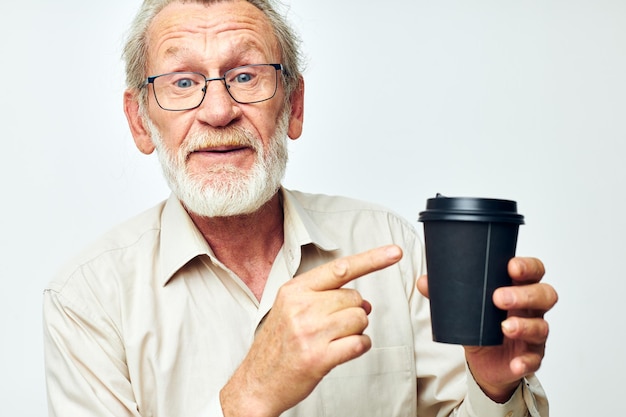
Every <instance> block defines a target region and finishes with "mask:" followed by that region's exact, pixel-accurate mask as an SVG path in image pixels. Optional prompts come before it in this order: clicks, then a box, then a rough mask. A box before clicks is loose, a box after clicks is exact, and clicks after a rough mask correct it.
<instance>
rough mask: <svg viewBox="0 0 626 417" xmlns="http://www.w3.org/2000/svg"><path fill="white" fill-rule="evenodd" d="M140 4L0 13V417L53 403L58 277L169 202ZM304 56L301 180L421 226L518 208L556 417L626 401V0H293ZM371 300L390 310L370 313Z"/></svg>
mask: <svg viewBox="0 0 626 417" xmlns="http://www.w3.org/2000/svg"><path fill="white" fill-rule="evenodd" d="M138 6H139V1H138V0H134V1H127V0H113V1H107V2H86V1H79V0H60V1H56V2H51V1H44V0H30V1H28V0H27V1H22V2H11V5H10V6H8V5H6V4H5V6H4V7H3V8H2V9H3V10H2V12H0V43H1V50H2V65H1V66H0V80H2V83H1V87H0V91H1V97H0V118H1V121H2V123H1V129H2V132H3V133H2V135H3V138H2V153H1V156H0V158H1V163H0V170H1V171H0V172H1V174H2V176H1V177H2V193H3V195H4V197H3V199H2V200H3V202H2V216H1V217H0V226H1V230H2V232H1V233H0V243H1V245H2V261H1V262H0V271H1V272H0V277H1V279H2V292H1V293H0V317H1V318H0V320H1V322H0V323H1V325H2V327H1V329H0V333H1V334H2V341H1V342H0V375H2V376H1V378H0V415H2V416H43V415H45V414H46V400H45V383H44V377H43V354H42V336H41V335H42V330H41V299H42V289H43V287H44V286H45V284H46V282H47V281H48V280H50V279H51V277H52V276H53V274H54V273H55V271H56V270H57V269H58V268H59V266H60V265H61V264H62V263H63V262H65V261H66V260H68V259H69V258H70V257H71V256H72V255H73V254H75V253H76V252H77V251H78V250H79V249H81V248H82V247H83V246H85V245H86V244H87V243H89V242H91V241H93V240H94V239H95V238H96V237H97V236H98V235H100V234H101V233H103V232H105V231H106V230H107V229H109V228H110V227H111V226H113V225H114V224H116V223H118V222H120V221H122V220H124V219H126V218H128V217H130V216H132V215H134V214H136V213H138V212H139V211H142V210H143V209H145V208H148V207H150V206H152V205H154V204H155V203H157V202H158V201H160V200H162V199H164V198H166V197H167V195H168V190H167V187H166V186H165V183H164V181H163V179H162V175H161V172H160V168H159V166H158V162H157V161H156V158H155V157H154V156H149V157H147V156H144V155H142V154H140V153H139V151H137V150H136V149H135V147H134V144H133V142H132V138H131V136H130V134H129V132H128V129H127V125H126V121H125V118H124V116H123V112H122V91H123V87H124V82H123V68H122V63H121V59H120V54H121V45H122V42H123V38H124V34H125V31H126V28H127V27H128V24H129V22H130V20H131V18H132V16H133V15H134V13H135V11H136V9H137V8H138ZM285 10H286V11H287V13H288V15H289V18H290V19H291V21H292V22H294V24H295V26H296V28H297V30H298V32H299V33H300V34H301V36H302V38H303V41H304V44H303V46H304V50H305V51H306V57H307V69H306V72H305V77H306V107H305V109H306V112H305V130H304V134H303V136H302V138H301V139H299V140H298V141H296V142H293V143H291V145H290V146H291V159H290V162H289V167H288V174H287V178H286V181H285V184H286V185H287V186H288V187H290V188H297V189H302V190H307V191H312V192H323V193H328V194H344V195H348V196H352V197H356V198H359V199H365V200H371V201H375V202H377V203H380V204H383V205H385V206H388V207H390V208H392V209H393V210H395V211H397V212H399V213H400V214H402V215H403V216H405V217H407V218H408V219H409V220H410V221H412V222H415V225H416V227H417V228H418V229H419V230H421V224H419V223H417V221H416V219H417V215H418V213H419V211H420V210H422V209H423V208H424V205H425V201H426V199H427V198H429V197H433V196H434V195H435V194H436V193H438V192H439V193H443V194H446V195H450V196H481V197H495V198H508V199H514V200H517V201H518V208H519V211H520V212H521V213H522V214H524V215H525V216H526V225H524V226H522V227H521V229H520V237H519V244H518V254H520V255H532V256H537V257H539V258H541V259H542V260H543V261H544V262H545V264H546V266H547V274H546V277H545V280H546V281H547V282H550V283H552V284H553V285H554V286H555V287H556V288H557V289H558V291H559V293H560V301H559V303H558V304H557V306H556V307H555V308H554V310H553V311H552V312H550V313H549V314H548V319H549V321H550V323H551V335H550V339H549V343H548V346H547V355H546V358H545V361H544V363H543V366H542V368H541V370H540V372H539V377H540V379H541V381H542V382H543V384H544V387H545V388H546V390H547V392H548V395H549V398H550V401H551V410H552V413H551V415H552V416H557V417H560V416H600V415H617V414H619V413H620V411H619V410H620V408H621V406H620V401H621V399H622V396H623V393H624V390H625V389H626V384H625V383H624V379H623V375H624V374H625V373H626V360H625V359H624V354H623V351H624V347H623V346H622V341H623V333H624V330H625V329H626V326H625V324H624V321H625V319H626V313H625V312H624V294H625V293H626V280H625V279H624V272H623V268H624V259H625V253H626V244H625V243H624V239H625V236H626V214H625V213H624V207H626V198H625V197H624V184H625V180H626V167H625V163H624V157H625V155H626V80H625V77H624V74H626V2H624V1H623V0H586V1H584V0H528V1H519V0H478V1H471V2H470V1H465V0H445V1H425V0H411V1H409V0H390V1H386V2H374V1H371V2H370V1H357V0H315V1H312V0H307V1H290V2H288V3H287V4H286V8H285ZM374 308H375V306H374Z"/></svg>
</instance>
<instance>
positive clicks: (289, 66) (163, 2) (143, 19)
mask: <svg viewBox="0 0 626 417" xmlns="http://www.w3.org/2000/svg"><path fill="white" fill-rule="evenodd" d="M175 1H179V2H181V3H200V4H206V5H210V4H215V3H220V2H223V1H229V0H144V2H143V3H142V5H141V8H140V9H139V11H138V12H137V15H136V16H135V19H134V20H133V23H132V24H131V27H130V30H129V32H128V37H127V40H126V45H125V46H124V52H123V59H124V61H125V62H126V86H127V87H128V88H129V89H137V90H138V91H139V103H140V105H145V103H146V97H147V95H146V89H145V88H143V86H144V83H145V80H146V77H147V76H148V74H147V73H146V71H147V52H148V36H147V33H148V28H149V26H150V24H151V23H152V21H153V19H154V17H155V16H156V15H157V14H158V13H159V12H160V11H161V10H163V8H164V7H165V6H167V5H168V4H170V3H173V2H175ZM246 1H247V2H248V3H250V4H252V5H253V6H255V7H256V8H258V9H259V10H261V11H262V12H263V13H264V14H265V16H266V17H267V18H268V20H269V22H270V24H271V26H272V27H273V28H274V34H275V36H276V38H277V39H278V45H279V47H280V52H281V55H282V64H283V67H284V70H283V77H282V79H283V80H284V81H283V86H284V88H285V93H286V98H285V99H286V100H287V101H288V100H289V97H290V96H291V93H292V92H293V91H294V90H295V89H296V88H297V86H298V83H299V79H300V77H301V75H302V69H301V65H302V63H301V56H300V50H299V47H300V39H299V38H298V37H297V35H296V34H295V32H294V31H293V29H292V28H291V26H290V25H289V24H288V23H287V21H286V20H285V18H284V17H283V16H281V15H280V14H279V13H278V12H277V11H276V8H275V7H274V6H273V5H272V0H246Z"/></svg>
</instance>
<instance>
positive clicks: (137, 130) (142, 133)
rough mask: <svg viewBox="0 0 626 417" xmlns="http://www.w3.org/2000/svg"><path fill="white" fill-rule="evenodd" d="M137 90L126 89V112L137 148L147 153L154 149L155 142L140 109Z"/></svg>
mask: <svg viewBox="0 0 626 417" xmlns="http://www.w3.org/2000/svg"><path fill="white" fill-rule="evenodd" d="M138 94H139V93H138V92H137V91H136V90H126V91H125V92H124V114H126V120H127V121H128V127H129V128H130V132H131V133H132V135H133V139H134V140H135V145H136V146H137V149H139V150H140V151H141V152H143V153H145V154H146V155H149V154H151V153H152V152H153V151H154V143H152V138H151V137H150V132H148V130H147V129H146V127H145V125H144V120H143V117H142V116H141V112H140V111H139V97H138Z"/></svg>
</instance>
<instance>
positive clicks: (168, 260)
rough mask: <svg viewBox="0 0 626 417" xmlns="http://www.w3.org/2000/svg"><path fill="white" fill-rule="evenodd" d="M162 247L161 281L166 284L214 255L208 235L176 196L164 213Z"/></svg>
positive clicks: (162, 216) (162, 218)
mask: <svg viewBox="0 0 626 417" xmlns="http://www.w3.org/2000/svg"><path fill="white" fill-rule="evenodd" d="M159 247H160V249H159V263H160V271H159V273H160V275H161V276H160V277H159V282H161V284H163V285H166V284H167V283H168V281H169V280H170V279H171V278H172V276H173V275H174V274H175V273H176V272H177V271H178V270H179V269H180V268H182V267H183V266H185V265H186V264H187V263H188V262H189V261H191V260H192V259H194V258H195V257H197V256H199V255H212V254H213V252H212V251H211V248H210V247H209V245H208V243H207V242H206V240H205V239H204V236H202V233H200V231H199V230H198V228H197V227H196V225H195V224H194V223H193V221H192V220H191V217H189V214H188V213H187V211H186V210H185V208H184V207H183V205H182V204H181V202H180V201H179V200H178V198H177V197H176V196H175V195H174V194H173V193H172V194H171V195H170V197H169V199H168V200H167V202H166V203H165V207H164V208H163V213H162V214H161V238H160V245H159Z"/></svg>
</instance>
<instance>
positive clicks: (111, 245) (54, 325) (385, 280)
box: [43, 189, 548, 417]
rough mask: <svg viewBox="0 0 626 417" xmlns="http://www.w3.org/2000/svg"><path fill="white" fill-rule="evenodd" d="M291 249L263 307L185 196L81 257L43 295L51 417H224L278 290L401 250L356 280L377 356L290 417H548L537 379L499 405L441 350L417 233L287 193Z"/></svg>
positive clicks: (345, 206)
mask: <svg viewBox="0 0 626 417" xmlns="http://www.w3.org/2000/svg"><path fill="white" fill-rule="evenodd" d="M281 192H282V193H283V205H284V213H285V220H284V222H285V228H284V230H285V237H284V245H283V247H282V249H281V251H280V253H279V254H278V256H277V258H276V260H275V261H274V264H273V267H272V270H271V273H270V275H269V278H268V281H267V284H266V287H265V290H264V293H263V296H262V298H261V300H260V301H258V300H257V299H256V297H255V296H254V295H253V294H252V293H251V292H250V290H249V289H248V288H247V287H246V285H245V284H243V283H242V281H241V280H240V279H239V278H238V277H237V276H236V275H235V274H234V273H232V271H230V270H228V268H226V267H225V266H224V265H223V264H221V263H220V261H219V259H217V258H216V257H215V256H214V254H213V252H212V251H211V248H210V247H209V246H208V245H207V243H206V241H205V240H204V238H203V236H202V235H201V234H200V232H199V231H198V230H197V229H196V227H195V226H194V224H193V223H192V221H191V219H190V218H189V216H188V215H187V213H186V212H185V210H184V209H183V207H182V205H181V204H180V202H179V201H178V200H177V199H176V198H175V197H170V198H169V199H168V200H167V201H165V202H163V203H161V204H159V205H158V206H156V207H154V208H153V209H151V210H149V211H147V212H145V213H143V214H141V215H139V216H137V217H135V218H134V219H132V220H130V221H128V222H126V223H124V224H122V225H121V226H119V227H117V228H116V229H114V230H112V231H111V232H110V233H108V234H107V235H105V236H104V237H103V238H101V239H100V240H98V241H97V243H96V244H95V245H93V246H92V247H91V248H89V249H88V250H86V251H85V252H83V253H82V254H81V255H80V256H78V257H77V258H75V259H74V260H73V261H72V262H71V263H69V264H68V265H67V267H66V268H65V269H64V270H62V271H61V272H60V273H59V274H58V275H57V277H56V278H55V279H54V280H53V281H52V282H51V283H50V284H49V286H48V287H47V289H46V290H45V292H44V307H43V308H44V326H45V329H44V342H45V359H46V379H47V387H48V398H49V410H50V416H58V417H74V416H80V417H113V416H115V417H123V416H143V417H157V416H159V417H200V416H204V417H209V416H221V415H222V410H221V407H220V404H219V391H220V389H221V388H222V387H223V386H224V384H225V383H226V382H227V381H228V379H229V377H230V376H231V375H232V373H233V371H234V370H235V369H236V368H237V366H238V365H239V364H240V362H241V361H242V359H243V358H244V356H245V355H246V353H247V352H248V349H249V348H250V345H251V343H252V341H253V339H254V336H255V331H256V329H257V328H258V326H259V324H260V322H261V320H262V318H263V317H264V316H265V314H266V313H267V312H268V311H269V309H270V308H271V307H272V304H273V302H274V299H275V296H276V293H277V291H278V288H279V287H280V286H281V285H282V284H283V283H285V282H286V281H287V280H289V279H291V278H292V277H293V276H295V275H297V274H299V273H301V272H303V271H306V270H309V269H311V268H313V267H315V266H317V265H320V264H322V263H324V262H327V261H330V260H331V259H335V258H337V257H341V256H345V255H349V254H354V253H357V252H361V251H364V250H367V249H370V248H372V247H376V246H380V245H384V244H389V243H396V244H398V245H400V246H401V247H402V248H403V250H404V253H405V256H404V258H403V259H402V260H401V261H400V262H399V263H398V264H397V265H394V266H392V267H389V268H387V269H385V270H383V271H379V272H376V273H373V274H370V275H368V276H365V277H362V278H359V279H357V280H355V281H353V282H351V283H350V284H349V286H351V287H353V288H356V289H358V290H359V291H360V292H361V294H362V295H363V297H364V298H365V299H367V300H368V301H370V303H371V304H372V306H373V310H372V313H371V314H370V316H369V320H370V325H369V327H368V328H367V330H366V333H367V334H368V335H369V336H370V337H371V339H372V343H373V347H372V349H371V350H370V351H369V352H367V353H366V354H365V355H363V356H361V357H360V358H357V359H355V360H353V361H350V362H348V363H345V364H343V365H340V366H338V367H336V368H335V369H334V370H333V371H331V372H330V374H329V375H327V376H326V377H325V378H324V379H323V380H322V382H321V383H320V384H319V385H318V386H317V387H316V389H315V390H314V391H313V393H312V394H311V395H310V396H309V397H307V398H306V399H305V400H304V401H302V402H301V403H300V404H298V405H297V406H296V407H294V408H293V409H291V410H288V411H286V412H285V413H283V416H285V417H296V416H298V417H305V416H306V417H322V416H329V417H330V416H337V417H350V416H359V417H368V416H370V417H381V416H384V417H390V416H398V417H399V416H403V417H405V416H406V417H408V416H412V417H415V416H421V417H431V416H447V415H458V416H480V417H486V416H519V417H521V416H525V415H527V413H529V412H530V414H531V415H533V416H539V415H541V416H547V415H548V414H547V402H546V399H545V396H544V394H543V391H542V389H541V387H540V385H539V383H538V382H537V381H536V380H535V378H534V377H533V378H529V379H527V380H526V381H524V383H523V384H521V385H520V387H519V389H518V390H517V392H516V393H515V395H514V396H513V398H511V400H510V401H509V402H508V403H506V404H496V403H493V402H491V401H490V400H489V399H488V398H487V397H486V396H484V394H483V393H482V391H481V390H480V388H479V387H478V386H477V385H476V384H475V383H474V381H473V379H472V378H471V375H470V374H469V373H468V371H467V369H466V367H465V362H464V357H463V353H462V349H461V348H460V347H458V346H451V345H444V344H438V343H434V342H432V340H431V339H432V338H431V330H430V321H429V309H428V300H427V299H425V298H424V297H422V296H421V295H420V294H419V292H418V291H417V290H416V289H415V279H416V278H417V277H418V276H419V275H421V274H422V273H423V271H424V265H423V264H424V261H423V253H422V246H421V244H420V241H419V239H418V236H417V235H416V233H415V230H414V227H413V226H412V225H411V224H410V223H408V222H406V221H405V220H403V219H401V218H399V217H397V216H396V215H394V214H393V213H390V212H389V211H387V210H385V209H382V208H380V207H377V206H374V205H370V204H367V203H363V202H360V201H354V200H350V199H346V198H339V197H329V196H323V195H310V194H303V193H299V192H295V191H287V190H284V189H283V190H281Z"/></svg>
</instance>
